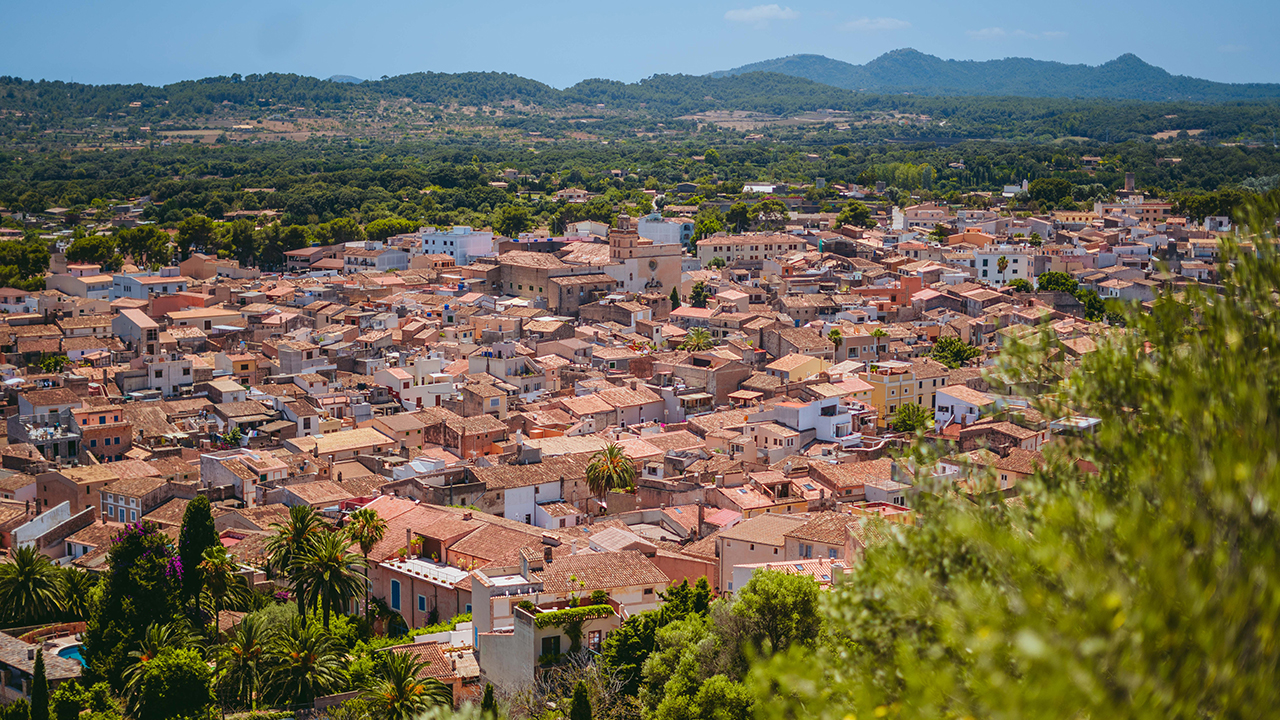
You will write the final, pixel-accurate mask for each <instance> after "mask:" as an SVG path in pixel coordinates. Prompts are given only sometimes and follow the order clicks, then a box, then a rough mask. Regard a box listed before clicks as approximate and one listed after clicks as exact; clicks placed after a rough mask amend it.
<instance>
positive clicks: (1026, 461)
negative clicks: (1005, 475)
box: [996, 448, 1044, 475]
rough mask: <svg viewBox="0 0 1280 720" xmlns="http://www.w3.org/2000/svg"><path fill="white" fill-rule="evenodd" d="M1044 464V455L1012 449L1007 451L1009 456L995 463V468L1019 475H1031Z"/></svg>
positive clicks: (1032, 451) (1033, 451)
mask: <svg viewBox="0 0 1280 720" xmlns="http://www.w3.org/2000/svg"><path fill="white" fill-rule="evenodd" d="M1043 464H1044V455H1043V454H1041V453H1039V452H1036V451H1035V450H1023V449H1022V448H1013V449H1012V450H1010V451H1009V455H1008V456H1006V457H1002V458H1000V459H999V460H997V461H996V468H997V469H999V470H1006V471H1011V472H1016V473H1019V474H1021V475H1031V474H1033V473H1034V472H1035V471H1036V469H1037V468H1039V467H1040V466H1041V465H1043Z"/></svg>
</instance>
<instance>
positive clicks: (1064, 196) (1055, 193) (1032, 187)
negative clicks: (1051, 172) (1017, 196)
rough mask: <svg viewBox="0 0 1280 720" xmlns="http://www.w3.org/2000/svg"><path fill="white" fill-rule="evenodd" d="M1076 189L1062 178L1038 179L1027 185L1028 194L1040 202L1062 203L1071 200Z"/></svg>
mask: <svg viewBox="0 0 1280 720" xmlns="http://www.w3.org/2000/svg"><path fill="white" fill-rule="evenodd" d="M1074 189H1075V187H1074V186H1073V185H1072V184H1071V183H1070V182H1069V181H1067V180H1063V179H1062V178H1037V179H1035V180H1032V181H1031V182H1030V183H1028V184H1027V194H1028V195H1030V196H1031V199H1032V200H1037V201H1039V202H1051V203H1060V202H1062V201H1063V200H1069V199H1071V192H1072V190H1074Z"/></svg>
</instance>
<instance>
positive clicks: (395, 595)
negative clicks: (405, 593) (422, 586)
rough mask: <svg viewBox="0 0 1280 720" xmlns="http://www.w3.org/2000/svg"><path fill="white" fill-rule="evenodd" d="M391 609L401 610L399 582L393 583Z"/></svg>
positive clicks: (394, 581) (393, 581)
mask: <svg viewBox="0 0 1280 720" xmlns="http://www.w3.org/2000/svg"><path fill="white" fill-rule="evenodd" d="M391 609H392V610H399V609H400V581H399V580H392V581H391Z"/></svg>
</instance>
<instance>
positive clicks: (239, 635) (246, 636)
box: [217, 615, 271, 710]
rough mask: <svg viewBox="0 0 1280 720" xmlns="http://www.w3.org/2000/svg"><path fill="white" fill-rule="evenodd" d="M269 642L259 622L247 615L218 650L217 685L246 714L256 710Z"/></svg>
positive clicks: (265, 627) (264, 629) (267, 634)
mask: <svg viewBox="0 0 1280 720" xmlns="http://www.w3.org/2000/svg"><path fill="white" fill-rule="evenodd" d="M270 639H271V637H270V633H269V632H268V631H267V626H266V625H265V624H263V622H262V620H261V618H258V617H254V616H253V615H248V616H246V617H245V618H244V620H241V621H240V624H239V625H237V626H236V628H235V630H232V631H231V634H230V635H229V636H228V637H227V640H226V642H224V643H223V644H222V645H220V646H219V647H218V656H217V662H218V683H219V684H220V685H221V686H222V687H223V688H225V689H227V690H229V691H230V692H231V695H232V697H234V698H235V699H236V700H237V701H240V702H242V703H243V704H244V705H245V706H247V707H248V708H249V709H250V710H256V709H257V694H258V692H259V691H260V690H261V685H262V672H263V669H264V667H265V665H266V654H267V645H268V643H269V641H270Z"/></svg>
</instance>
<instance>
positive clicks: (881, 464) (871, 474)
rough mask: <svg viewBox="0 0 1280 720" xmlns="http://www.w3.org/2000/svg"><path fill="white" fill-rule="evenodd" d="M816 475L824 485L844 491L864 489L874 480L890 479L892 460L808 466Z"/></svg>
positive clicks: (882, 459) (883, 459)
mask: <svg viewBox="0 0 1280 720" xmlns="http://www.w3.org/2000/svg"><path fill="white" fill-rule="evenodd" d="M809 467H810V469H811V470H812V471H813V472H814V473H815V474H817V476H818V478H817V479H818V480H820V481H824V484H826V485H829V486H831V487H834V488H836V489H837V490H844V489H846V488H859V487H864V486H866V484H867V483H868V482H874V481H875V480H876V479H884V480H888V479H890V476H891V474H892V468H893V459H892V458H880V459H878V460H868V461H867V462H855V463H840V464H837V465H827V464H822V463H815V464H813V465H810V466H809Z"/></svg>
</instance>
